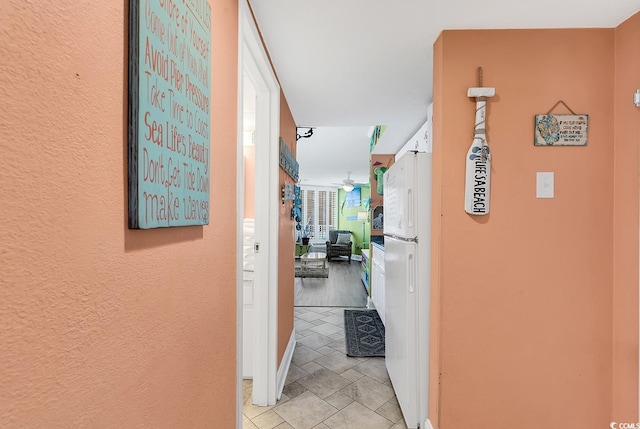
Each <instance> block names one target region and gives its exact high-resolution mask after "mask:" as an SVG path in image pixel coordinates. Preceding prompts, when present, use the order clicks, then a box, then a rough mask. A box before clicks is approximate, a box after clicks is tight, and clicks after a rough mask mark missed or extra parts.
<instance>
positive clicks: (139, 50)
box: [129, 0, 211, 229]
mask: <svg viewBox="0 0 640 429" xmlns="http://www.w3.org/2000/svg"><path fill="white" fill-rule="evenodd" d="M129 12H130V23H129V45H130V46H129V228H136V229H138V228H139V229H147V228H159V227H172V226H187V225H207V224H209V216H210V211H211V209H210V205H209V195H210V192H209V191H210V189H209V187H210V178H211V163H210V160H211V145H210V112H211V90H210V88H211V82H210V78H211V70H210V67H211V7H210V6H209V4H208V3H207V1H206V0H130V11H129Z"/></svg>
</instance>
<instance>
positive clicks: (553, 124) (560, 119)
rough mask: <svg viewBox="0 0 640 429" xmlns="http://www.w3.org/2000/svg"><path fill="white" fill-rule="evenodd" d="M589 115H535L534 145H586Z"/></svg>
mask: <svg viewBox="0 0 640 429" xmlns="http://www.w3.org/2000/svg"><path fill="white" fill-rule="evenodd" d="M588 124H589V115H575V114H574V115H555V114H549V113H547V114H545V115H536V123H535V127H536V128H535V138H534V145H535V146H586V145H587V126H588Z"/></svg>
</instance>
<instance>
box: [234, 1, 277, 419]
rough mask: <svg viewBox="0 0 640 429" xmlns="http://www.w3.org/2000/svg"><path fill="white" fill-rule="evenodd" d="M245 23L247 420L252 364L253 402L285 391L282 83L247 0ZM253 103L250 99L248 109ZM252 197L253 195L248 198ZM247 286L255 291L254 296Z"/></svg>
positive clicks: (241, 333)
mask: <svg viewBox="0 0 640 429" xmlns="http://www.w3.org/2000/svg"><path fill="white" fill-rule="evenodd" d="M239 28H240V32H239V33H240V34H239V39H240V40H239V46H240V49H239V51H240V52H239V76H238V81H239V89H238V95H239V97H238V136H239V137H238V162H237V168H238V174H237V187H236V189H237V192H238V193H237V197H238V204H237V213H238V219H237V224H236V225H237V242H236V243H237V248H238V249H239V251H238V252H237V286H236V287H237V297H238V299H237V326H238V329H237V331H238V332H237V345H238V346H237V350H238V352H237V355H238V359H237V365H238V371H237V389H238V394H237V396H236V403H237V415H238V421H242V420H241V415H242V379H243V376H244V375H245V373H244V364H245V363H247V365H248V366H247V370H248V372H247V377H251V378H252V379H253V394H252V403H253V404H255V405H260V406H267V405H273V404H275V402H276V396H277V383H276V374H277V298H278V295H277V288H278V274H277V267H278V209H279V208H278V168H279V167H278V166H279V164H278V160H279V159H278V147H279V146H278V144H279V142H278V136H279V121H280V86H279V84H278V82H277V80H276V78H275V75H274V73H273V70H272V69H271V65H270V62H269V60H268V58H267V55H266V53H265V51H264V47H263V46H262V42H261V39H260V37H259V34H258V31H257V29H256V27H255V23H254V21H253V17H252V14H251V12H250V10H249V6H248V4H247V2H246V0H243V1H241V2H240V14H239ZM245 92H247V96H246V97H245ZM245 103H247V104H249V106H247V109H246V110H247V113H246V114H245V106H244V105H245ZM245 124H246V127H245ZM245 128H246V133H245ZM245 136H246V137H247V139H248V141H247V143H252V144H247V145H246V146H245V144H244V140H245ZM245 154H246V155H247V157H246V159H247V160H249V159H254V160H255V162H253V161H250V162H249V163H248V165H247V167H248V168H247V169H251V170H252V171H250V172H249V173H253V174H249V175H248V179H247V182H248V183H246V185H247V188H250V189H251V191H250V192H251V193H253V194H254V197H253V198H252V197H251V196H250V195H249V192H247V198H245V174H244V173H245V171H244V167H245ZM247 199H248V200H249V201H247V203H245V200H247ZM251 203H253V204H252V207H251ZM245 211H246V215H245ZM250 211H253V213H251V212H250ZM245 219H253V221H245ZM245 225H251V226H250V227H248V228H247V229H248V230H252V231H251V232H252V233H253V234H252V237H251V238H250V239H249V241H246V242H245V237H244V231H245ZM245 243H247V244H249V243H250V247H253V252H248V251H249V250H250V249H245V247H244V246H245ZM244 250H247V252H245V251H244ZM245 254H246V255H251V258H250V260H249V261H248V263H249V264H248V265H246V266H245V264H244V262H245V260H244V257H243V256H244V255H245ZM244 268H248V269H247V270H245V269H244ZM245 280H247V281H246V282H245ZM245 290H246V292H247V298H248V299H246V300H245V293H244V292H245ZM245 302H250V307H251V308H250V314H247V315H246V316H247V317H246V323H245V313H244V309H245V308H244V303H245ZM245 325H247V326H246V328H247V329H245ZM245 336H246V337H247V338H246V341H245V338H244V337H245ZM245 344H246V347H245ZM245 348H246V349H247V350H246V351H245V350H244V349H245Z"/></svg>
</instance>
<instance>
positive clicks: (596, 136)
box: [432, 29, 615, 429]
mask: <svg viewBox="0 0 640 429" xmlns="http://www.w3.org/2000/svg"><path fill="white" fill-rule="evenodd" d="M614 35H615V34H614V30H613V29H580V30H495V31H445V32H443V33H442V34H441V36H440V40H439V42H438V43H439V44H440V45H439V46H438V49H437V50H436V54H437V55H436V58H435V59H436V65H435V70H436V74H437V76H438V77H437V80H436V82H439V85H440V87H439V88H436V90H435V94H434V106H435V112H434V120H435V124H434V129H435V130H436V131H435V141H434V153H435V157H436V165H437V167H436V171H437V172H438V177H436V178H435V183H436V187H437V188H439V190H437V191H436V193H435V194H434V195H435V196H436V198H438V197H439V198H440V201H437V202H436V203H435V207H436V208H437V209H438V210H439V211H438V212H436V213H434V217H435V218H438V217H439V218H440V226H439V228H440V230H439V231H437V232H436V233H437V235H438V236H439V237H440V243H439V245H438V246H437V247H438V248H437V249H436V254H435V255H434V257H435V261H437V262H438V268H437V269H436V271H435V272H436V273H437V274H436V275H437V276H438V277H439V279H436V283H438V284H437V286H436V287H437V290H438V292H439V293H440V297H439V300H440V304H441V308H440V315H439V316H440V321H439V326H440V334H441V335H440V337H439V341H440V343H439V356H440V362H439V365H440V368H439V371H440V372H441V374H442V375H441V380H440V382H441V384H440V391H439V400H440V402H439V407H440V414H439V416H438V415H435V416H432V417H433V418H434V419H435V420H436V421H435V422H434V423H435V424H436V425H437V426H438V427H441V428H455V427H482V428H485V427H487V428H488V427H492V428H507V427H518V428H521V429H526V428H532V429H533V428H541V427H545V428H562V427H568V425H569V426H570V427H593V428H596V427H608V425H609V422H610V421H611V415H610V413H611V409H612V403H611V401H612V400H611V391H612V366H613V358H612V335H611V333H612V330H613V325H612V320H613V314H612V304H613V302H612V286H611V285H612V278H613V262H612V254H613V245H612V243H613V222H612V213H613V150H612V145H613V141H612V137H613V120H614V115H613V107H614V103H613V97H612V94H613V90H614V84H613V83H614V61H613V60H614V42H615V39H614ZM438 50H440V51H439V52H440V53H439V54H438ZM477 66H483V68H484V85H485V86H494V87H496V93H497V95H496V96H495V97H494V98H492V99H491V100H490V101H489V107H488V138H489V144H490V146H491V150H492V153H493V168H492V194H491V200H492V201H491V214H490V215H488V216H486V217H472V216H470V215H467V214H466V213H465V212H464V210H463V202H464V168H465V164H464V159H465V155H466V152H467V149H468V147H469V144H470V143H471V137H472V131H473V122H474V111H475V103H474V101H473V100H471V99H469V98H468V97H467V95H466V93H467V89H468V88H469V87H473V86H476V85H477V82H476V67H477ZM560 99H562V100H564V101H565V102H566V103H567V104H568V105H569V106H571V107H572V108H573V110H574V111H576V112H578V113H588V114H589V143H588V145H587V146H586V147H534V146H533V135H534V128H533V122H534V115H536V114H540V113H545V112H547V111H548V110H549V109H550V108H551V107H552V106H553V105H554V104H555V103H556V102H557V101H558V100H560ZM556 113H565V111H562V110H561V109H560V110H559V111H556ZM537 171H553V172H555V198H554V199H547V200H542V199H536V197H535V195H536V193H535V187H536V186H535V182H536V172H537ZM435 225H438V221H437V220H436V221H435ZM436 347H438V346H436Z"/></svg>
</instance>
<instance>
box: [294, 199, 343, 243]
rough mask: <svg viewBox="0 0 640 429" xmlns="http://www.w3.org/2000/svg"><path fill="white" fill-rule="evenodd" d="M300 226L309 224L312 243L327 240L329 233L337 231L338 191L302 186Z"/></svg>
mask: <svg viewBox="0 0 640 429" xmlns="http://www.w3.org/2000/svg"><path fill="white" fill-rule="evenodd" d="M300 192H301V194H302V224H303V225H304V224H306V223H308V224H309V238H310V239H311V240H312V241H325V240H328V239H329V231H330V230H332V229H338V191H337V189H330V188H317V187H306V186H303V187H301V189H300Z"/></svg>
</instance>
